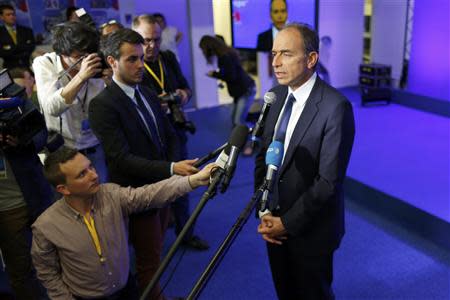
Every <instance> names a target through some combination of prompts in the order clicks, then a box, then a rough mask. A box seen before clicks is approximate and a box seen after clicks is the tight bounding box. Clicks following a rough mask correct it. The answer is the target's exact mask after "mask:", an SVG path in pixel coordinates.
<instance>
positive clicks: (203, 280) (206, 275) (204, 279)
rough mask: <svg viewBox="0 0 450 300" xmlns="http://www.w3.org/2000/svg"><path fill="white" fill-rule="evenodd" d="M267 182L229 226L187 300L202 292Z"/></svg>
mask: <svg viewBox="0 0 450 300" xmlns="http://www.w3.org/2000/svg"><path fill="white" fill-rule="evenodd" d="M267 187H268V186H267V182H266V181H265V182H264V183H263V184H262V185H261V186H260V187H259V188H258V190H257V191H256V192H255V193H254V194H253V196H252V198H251V200H250V202H249V203H248V204H247V206H246V207H245V208H244V210H243V211H242V213H241V214H240V215H239V217H238V218H237V220H236V222H235V223H234V224H233V226H232V227H231V230H230V231H229V233H228V235H227V236H226V238H225V239H224V241H223V242H222V244H221V245H220V246H219V248H218V249H217V251H216V253H215V254H214V256H213V258H212V259H211V261H210V262H209V264H208V266H207V267H206V268H205V270H204V271H203V273H202V274H201V275H200V278H199V279H198V280H197V282H196V283H195V286H194V287H193V288H192V290H191V292H190V293H189V295H188V297H187V298H186V299H187V300H192V299H197V298H198V296H199V295H200V293H201V292H202V290H203V288H204V287H205V285H206V284H207V283H208V281H209V279H210V278H211V275H212V274H213V273H214V272H215V270H216V268H217V266H218V265H219V263H220V262H221V261H222V259H223V257H224V256H225V255H226V253H227V251H228V249H230V247H231V245H232V244H233V242H234V240H235V239H236V237H237V235H238V234H239V233H240V232H241V230H242V228H243V226H244V225H245V223H247V221H248V218H249V217H250V214H251V213H252V211H253V208H254V207H255V206H256V204H257V203H258V201H259V200H260V199H261V197H262V194H263V193H264V191H265V190H266V189H267Z"/></svg>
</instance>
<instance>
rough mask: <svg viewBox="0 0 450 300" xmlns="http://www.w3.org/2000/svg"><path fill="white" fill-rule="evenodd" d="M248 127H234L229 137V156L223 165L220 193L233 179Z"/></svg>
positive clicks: (223, 191)
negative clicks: (223, 176)
mask: <svg viewBox="0 0 450 300" xmlns="http://www.w3.org/2000/svg"><path fill="white" fill-rule="evenodd" d="M247 136H248V127H247V126H245V125H238V126H236V127H234V129H233V131H232V132H231V136H230V142H229V144H230V155H229V157H228V160H227V163H226V165H225V179H224V180H223V183H222V188H221V190H220V192H221V193H225V191H226V190H227V188H228V185H229V184H230V181H231V178H233V174H234V170H235V169H236V161H237V158H238V156H239V151H240V150H241V149H242V148H243V147H244V145H245V142H246V141H247Z"/></svg>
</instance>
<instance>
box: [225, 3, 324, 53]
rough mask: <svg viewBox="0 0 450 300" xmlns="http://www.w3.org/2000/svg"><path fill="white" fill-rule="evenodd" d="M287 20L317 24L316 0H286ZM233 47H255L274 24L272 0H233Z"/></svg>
mask: <svg viewBox="0 0 450 300" xmlns="http://www.w3.org/2000/svg"><path fill="white" fill-rule="evenodd" d="M286 2H287V13H288V17H287V21H288V22H301V23H307V24H309V25H311V26H313V27H315V26H316V24H315V10H316V0H286ZM231 10H232V12H231V13H232V22H233V47H235V48H248V49H255V48H256V42H257V37H258V34H259V33H262V32H264V31H266V30H268V29H270V28H271V26H272V21H271V18H270V0H231Z"/></svg>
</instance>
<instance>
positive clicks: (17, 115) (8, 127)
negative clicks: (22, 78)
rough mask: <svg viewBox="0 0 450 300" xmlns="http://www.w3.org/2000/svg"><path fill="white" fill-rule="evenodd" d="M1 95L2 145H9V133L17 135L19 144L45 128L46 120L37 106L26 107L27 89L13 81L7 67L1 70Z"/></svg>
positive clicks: (0, 130) (28, 140)
mask: <svg viewBox="0 0 450 300" xmlns="http://www.w3.org/2000/svg"><path fill="white" fill-rule="evenodd" d="M0 95H1V98H0V135H1V136H2V141H1V142H0V147H2V148H7V147H8V144H7V143H6V136H7V135H10V136H14V137H16V138H17V139H18V143H19V145H27V144H29V143H30V142H31V141H32V139H33V137H34V136H35V135H36V134H37V133H38V132H40V131H41V130H44V129H45V121H44V118H43V117H42V115H41V114H40V113H39V111H37V110H36V109H35V108H33V109H26V108H25V100H23V97H24V96H25V89H24V88H23V87H21V86H19V85H17V84H15V83H14V82H13V80H12V78H11V76H10V74H9V72H8V70H7V69H4V70H3V71H1V72H0Z"/></svg>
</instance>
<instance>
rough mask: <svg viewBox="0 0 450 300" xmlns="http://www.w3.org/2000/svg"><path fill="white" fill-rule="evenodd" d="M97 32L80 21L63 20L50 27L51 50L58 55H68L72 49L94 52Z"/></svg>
mask: <svg viewBox="0 0 450 300" xmlns="http://www.w3.org/2000/svg"><path fill="white" fill-rule="evenodd" d="M99 39H100V36H99V34H98V32H97V31H96V30H95V29H94V28H92V27H90V26H88V25H86V24H84V23H81V22H73V21H72V22H65V23H61V24H58V25H56V26H55V27H53V29H52V44H53V50H54V51H55V52H56V54H58V55H67V56H69V55H70V54H71V53H73V52H74V51H79V52H81V53H94V52H97V51H98V46H99Z"/></svg>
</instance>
